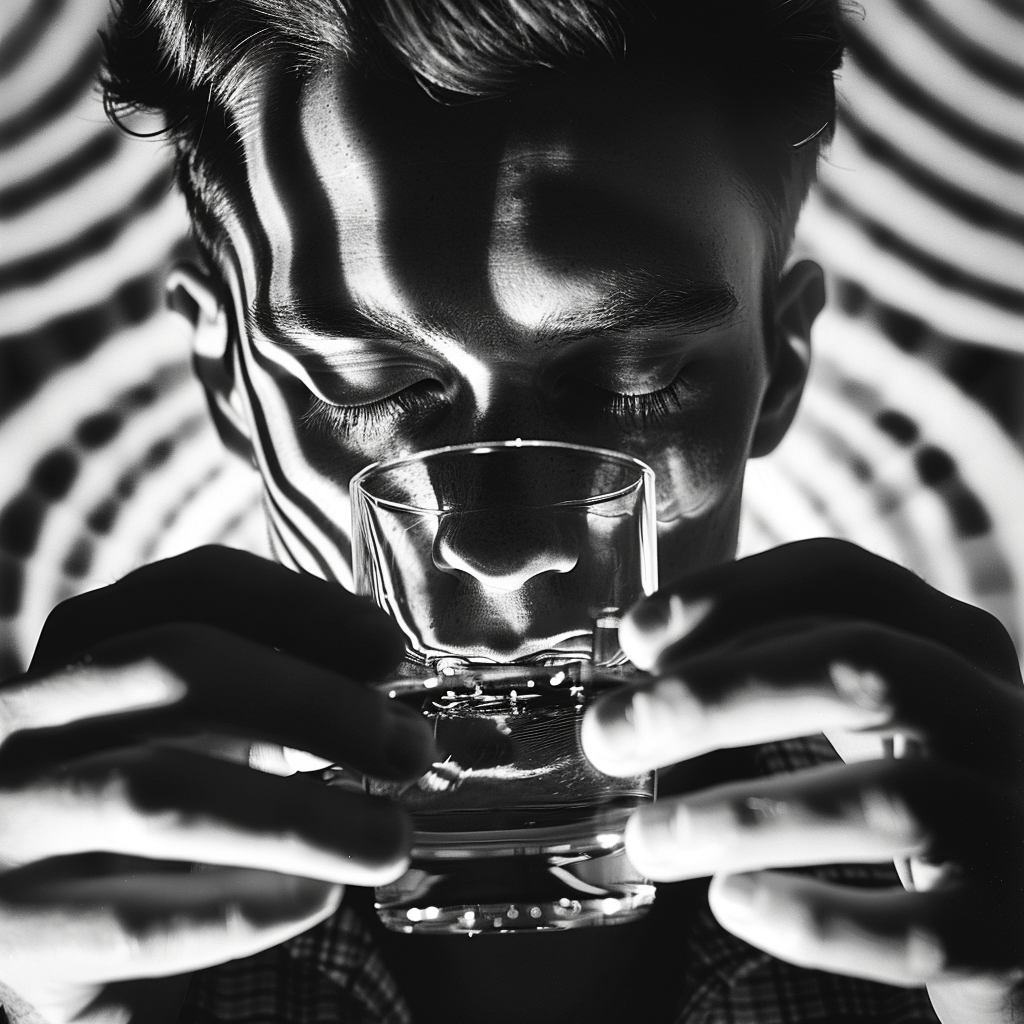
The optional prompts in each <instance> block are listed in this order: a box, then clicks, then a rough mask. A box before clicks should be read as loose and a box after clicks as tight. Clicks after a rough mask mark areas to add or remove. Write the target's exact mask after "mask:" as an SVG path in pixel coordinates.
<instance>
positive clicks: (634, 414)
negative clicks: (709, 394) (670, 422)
mask: <svg viewBox="0 0 1024 1024" xmlns="http://www.w3.org/2000/svg"><path fill="white" fill-rule="evenodd" d="M594 387H595V389H596V390H598V391H605V389H604V388H600V387H597V386H596V385H595V386H594ZM691 391H692V388H691V387H690V386H689V385H688V384H687V383H686V381H684V380H683V378H682V375H680V376H678V377H676V379H675V380H674V381H672V383H671V384H669V385H668V386H667V387H663V388H661V389H659V390H658V391H648V392H646V393H644V394H638V395H630V394H622V393H620V392H616V391H608V392H605V393H606V394H608V395H610V396H611V397H610V398H609V399H606V400H605V402H604V409H605V412H606V413H607V414H608V416H609V417H610V418H612V419H615V420H618V421H619V422H621V423H625V424H627V425H628V426H629V427H632V428H633V429H636V428H638V427H646V426H648V425H649V424H651V423H653V422H655V421H657V420H661V419H664V418H665V417H666V416H669V415H671V414H672V413H673V412H678V411H679V410H680V409H682V407H683V399H684V396H685V395H687V394H689V393H690V392H691Z"/></svg>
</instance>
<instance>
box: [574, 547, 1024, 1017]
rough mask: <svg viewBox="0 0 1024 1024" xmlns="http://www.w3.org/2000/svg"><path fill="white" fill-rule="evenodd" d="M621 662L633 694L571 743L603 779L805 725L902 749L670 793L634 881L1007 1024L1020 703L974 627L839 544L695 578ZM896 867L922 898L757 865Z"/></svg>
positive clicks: (623, 695) (787, 953) (637, 617)
mask: <svg viewBox="0 0 1024 1024" xmlns="http://www.w3.org/2000/svg"><path fill="white" fill-rule="evenodd" d="M620 639H621V642H622V645H623V649H624V650H625V652H626V654H627V655H628V656H629V657H630V659H631V660H632V661H633V663H634V664H635V665H637V666H638V667H639V668H641V669H645V670H647V671H649V672H650V673H651V674H652V676H653V678H652V679H650V680H649V681H645V682H643V683H642V684H640V685H638V686H636V687H635V688H630V689H625V690H622V691H618V692H616V693H613V694H610V695H608V696H607V697H605V698H604V699H603V700H602V701H600V702H599V703H598V704H596V705H595V706H594V707H593V708H592V709H590V711H589V712H588V715H587V717H586V719H585V720H584V723H583V745H584V749H585V750H586V752H587V755H588V756H589V757H590V759H591V760H592V761H593V762H594V764H595V765H597V767H599V768H601V769H602V770H604V771H606V772H610V773H613V774H621V775H627V774H632V773H634V772H637V771H642V770H646V769H652V768H661V767H664V766H667V765H671V764H674V763H676V762H679V761H682V760H685V759H688V758H692V757H694V756H696V755H698V754H702V753H705V752H707V751H710V750H713V749H717V748H727V747H739V746H746V745H751V744H758V743H764V742H769V741H775V740H781V739H787V738H796V737H800V736H806V735H810V734H815V733H819V732H822V731H832V732H833V733H836V732H838V734H840V735H842V734H844V733H845V734H846V735H853V736H854V737H860V738H861V739H863V738H864V737H867V736H870V737H875V738H880V737H885V736H893V735H894V734H902V735H904V736H907V737H911V738H913V739H914V740H916V741H917V743H918V744H920V749H921V754H922V756H920V757H918V758H915V759H913V760H891V759H890V760H884V759H880V758H879V759H872V760H867V761H860V762H858V763H855V764H845V765H844V764H838V765H828V766H824V767H820V768H816V769H813V770H809V771H803V772H797V773H794V774H792V775H787V776H777V777H773V778H767V779H753V780H750V781H745V782H741V783H731V784H727V785H724V786H719V787H716V788H712V789H709V790H705V791H703V792H698V793H694V794H690V795H687V796H685V797H669V798H666V799H662V800H659V801H657V802H656V803H655V804H653V805H651V806H650V807H647V808H645V809H642V810H640V811H638V812H637V813H636V814H635V815H634V817H633V818H632V819H631V821H630V823H629V826H628V828H627V832H626V850H627V853H628V855H629V857H630V859H631V860H632V861H633V862H634V863H635V864H636V865H637V866H638V867H640V868H641V869H642V870H644V871H645V872H647V873H648V874H649V875H650V876H651V877H652V878H654V879H657V880H665V881H671V880H678V879H684V878H696V877H700V876H702V875H713V876H714V877H713V879H712V882H711V889H710V896H709V898H710V903H711V908H712V910H713V911H714V913H715V915H716V917H717V918H718V920H719V921H720V923H721V924H722V925H723V927H725V928H727V929H728V930H729V931H731V932H733V933H734V934H736V935H738V936H739V937H741V938H743V939H745V940H746V941H748V942H750V943H752V944H753V945H755V946H758V947H760V948H761V949H763V950H766V951H767V952H769V953H772V954H774V955H776V956H778V957H779V958H781V959H784V960H788V961H790V962H792V963H795V964H798V965H801V966H806V967H812V968H818V969H821V970H825V971H832V972H834V973H840V974H852V975H857V976H860V977H864V978H868V979H874V980H877V981H882V982H887V983H890V984H895V985H907V986H918V985H927V986H928V987H929V991H930V993H931V996H932V1001H933V1003H934V1005H935V1007H936V1010H937V1011H938V1012H939V1013H940V1016H942V1019H943V1020H944V1021H947V1022H949V1024H952V1022H959V1021H964V1022H967V1021H969V1022H971V1024H981V1022H983V1021H1010V1020H1011V1019H1012V1020H1016V1019H1018V1018H1016V1017H1013V1016H1011V1014H1012V1010H1011V1006H1012V1005H1013V1003H1014V998H1015V990H1016V994H1017V997H1019V994H1020V988H1021V980H1022V978H1024V690H1022V689H1021V679H1020V671H1019V667H1018V662H1017V656H1016V652H1015V651H1014V649H1013V645H1012V643H1011V642H1010V639H1009V637H1008V636H1007V634H1006V632H1005V630H1004V629H1003V628H1002V627H1001V626H1000V625H999V623H998V622H997V621H996V620H995V619H994V618H992V617H991V616H990V615H988V614H987V613H985V612H982V611H980V610H978V609H977V608H974V607H971V606H969V605H965V604H961V603H960V602H957V601H954V600H952V599H951V598H949V597H947V596H945V595H944V594H941V593H939V592H938V591H936V590H933V589H932V588H931V587H929V586H927V585H926V584H925V583H924V582H922V581H921V580H920V579H918V578H917V577H915V576H913V575H912V574H911V573H909V572H906V571H905V570H903V569H900V568H898V567H897V566H895V565H892V564H891V563H889V562H886V561H885V560H883V559H881V558H877V557H875V556H873V555H869V554H868V553H866V552H864V551H862V550H860V549H859V548H855V547H853V546H852V545H849V544H845V543H842V542H839V541H828V540H821V541H808V542H804V543H801V544H793V545H789V546H787V547H783V548H778V549H775V550H773V551H769V552H767V553H765V554H762V555H759V556H757V557H754V558H749V559H745V560H742V561H739V562H735V563H732V564H729V565H723V566H720V567H716V568H713V569H710V570H706V571H704V572H702V573H700V574H698V575H695V576H693V577H690V578H688V579H687V580H685V581H684V582H683V583H681V584H680V585H679V586H677V587H673V588H672V589H671V590H669V591H662V592H661V593H660V594H658V595H655V596H654V597H652V598H650V599H648V600H647V601H645V602H642V603H641V604H640V605H639V606H637V607H636V608H634V609H633V610H632V611H631V612H630V614H629V615H628V616H627V617H626V618H625V620H624V621H623V624H622V627H621V630H620ZM893 858H896V859H910V858H913V859H916V863H917V864H918V865H919V868H918V876H917V877H918V878H919V879H920V878H923V877H924V875H925V872H924V871H923V870H921V866H923V865H924V864H925V863H931V864H942V865H944V867H942V868H941V869H936V868H932V869H931V870H930V871H929V872H928V873H927V874H928V876H929V879H930V881H929V888H928V889H927V891H917V892H906V891H903V890H902V889H900V890H893V891H882V892H879V891H878V890H874V891H864V890H856V889H851V888H843V887H839V886H835V885H830V884H826V883H824V882H821V881H816V880H812V879H810V878H807V877H805V876H802V875H794V874H792V873H787V874H780V873H777V872H772V871H770V870H767V869H770V868H787V867H795V866H801V865H814V864H827V863H850V862H858V861H859V862H872V861H884V860H889V859H893Z"/></svg>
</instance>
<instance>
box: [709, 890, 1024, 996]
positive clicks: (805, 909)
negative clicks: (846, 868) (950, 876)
mask: <svg viewBox="0 0 1024 1024" xmlns="http://www.w3.org/2000/svg"><path fill="white" fill-rule="evenodd" d="M708 898H709V901H710V904H711V909H712V911H713V912H714V915H715V917H716V918H717V919H718V921H719V923H720V924H721V925H722V926H723V927H724V928H726V929H728V930H729V931H730V932H732V933H733V934H734V935H737V936H738V937H739V938H741V939H744V940H745V941H746V942H749V943H751V945H754V946H757V947H758V948H759V949H763V950H764V951H765V952H767V953H771V954H772V955H773V956H776V957H778V958H779V959H781V960H786V961H788V962H789V963H793V964H796V965H798V966H800V967H807V968H812V969H816V970H822V971H828V972H830V973H833V974H846V975H851V976H855V977H860V978H867V979H870V980H872V981H880V982H883V983H885V984H888V985H904V986H921V985H926V984H929V983H932V982H935V981H943V980H949V979H951V978H954V977H970V976H971V975H972V974H976V973H980V972H986V973H994V972H997V971H1008V970H1011V969H1012V968H1013V967H1014V965H1015V964H1016V963H1017V962H1019V959H1020V956H1021V953H1022V951H1024V945H1022V942H1021V936H1020V934H1019V928H1017V927H1015V926H1014V924H1013V917H1014V916H1016V915H1015V914H1009V913H1007V912H1006V909H1005V900H1002V901H1001V900H1000V898H999V897H998V896H997V895H996V894H993V893H991V892H988V891H985V890H981V889H978V888H974V887H970V886H960V887H953V888H949V889H946V890H943V891H935V892H929V893H906V892H903V891H902V890H882V891H879V890H873V891H865V890H863V889H852V888H844V887H841V886H836V885H829V884H827V883H824V882H819V881H816V880H813V879H809V878H805V877H801V876H795V875H783V874H777V873H774V872H760V873H757V874H753V875H717V876H716V877H715V878H714V879H712V882H711V889H710V891H709V894H708ZM1000 902H1002V903H1003V909H1002V910H1001V909H1000Z"/></svg>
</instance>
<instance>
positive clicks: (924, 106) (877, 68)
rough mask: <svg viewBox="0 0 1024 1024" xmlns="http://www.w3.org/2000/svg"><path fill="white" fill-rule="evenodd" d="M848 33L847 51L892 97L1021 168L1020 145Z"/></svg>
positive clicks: (997, 158) (852, 32) (985, 152)
mask: <svg viewBox="0 0 1024 1024" xmlns="http://www.w3.org/2000/svg"><path fill="white" fill-rule="evenodd" d="M848 37H849V51H850V55H851V56H852V57H853V58H854V60H856V62H857V64H858V65H859V67H860V68H861V69H862V70H863V71H864V73H865V74H866V75H868V76H869V77H870V78H873V79H874V80H875V81H876V82H877V83H878V84H879V85H880V86H881V87H882V88H883V89H885V90H886V91H887V92H889V93H891V94H892V95H893V97H895V98H896V99H898V100H899V101H900V102H901V103H903V104H904V105H905V106H907V107H910V108H911V109H912V110H914V111H916V112H917V113H918V114H920V115H921V116H922V117H924V118H927V120H929V121H931V122H932V123H933V124H935V125H937V126H938V127H939V128H941V129H942V130H943V131H945V132H948V133H949V134H950V135H953V136H955V137H956V138H957V139H959V140H960V141H961V142H963V143H964V144H965V145H967V146H970V147H971V148H972V149H974V150H976V151H977V152H978V153H980V154H981V155H982V156H984V157H986V158H987V159H989V160H991V161H992V162H993V163H996V164H999V165H1000V166H1002V167H1005V168H1007V169H1008V170H1011V171H1014V172H1015V173H1018V174H1019V173H1021V172H1022V171H1024V146H1022V145H1020V144H1017V143H1014V142H1011V141H1010V140H1009V139H1007V138H1005V137H1004V136H1002V135H997V134H996V133H994V132H990V131H987V130H986V129H984V128H981V127H980V126H978V125H976V124H975V123H974V122H973V121H972V120H970V118H969V116H966V115H964V114H961V113H960V112H959V111H955V110H952V109H951V108H950V107H947V106H945V105H944V104H943V103H941V102H940V101H939V100H937V99H936V98H935V97H934V96H933V95H932V94H931V93H929V92H928V91H927V90H925V89H923V88H922V87H921V86H920V85H919V84H918V83H917V82H915V81H914V80H913V79H912V78H910V77H908V76H907V75H906V74H905V73H904V72H903V71H901V70H900V69H899V68H897V67H896V66H895V65H894V64H893V63H892V62H891V61H890V60H889V58H888V57H887V56H886V55H885V54H883V53H882V52H881V51H880V50H879V49H878V48H877V47H876V46H874V45H873V44H872V43H870V42H868V40H867V39H866V38H865V37H864V36H862V35H861V34H860V33H858V32H857V31H856V30H855V29H851V30H850V31H849V33H848Z"/></svg>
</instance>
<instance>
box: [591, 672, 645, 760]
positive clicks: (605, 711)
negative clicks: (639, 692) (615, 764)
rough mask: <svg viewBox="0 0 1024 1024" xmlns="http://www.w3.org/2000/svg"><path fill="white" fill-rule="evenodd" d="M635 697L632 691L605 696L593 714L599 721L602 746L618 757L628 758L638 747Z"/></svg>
mask: <svg viewBox="0 0 1024 1024" xmlns="http://www.w3.org/2000/svg"><path fill="white" fill-rule="evenodd" d="M633 697H634V693H633V691H632V690H629V689H622V690H617V691H616V692H615V693H609V694H607V695H605V696H603V697H602V698H601V699H600V700H599V701H598V702H597V703H596V704H595V705H594V707H593V710H592V712H591V713H592V714H593V715H594V717H595V718H596V719H597V724H598V727H599V732H600V735H601V746H602V747H605V748H607V750H608V751H609V752H611V753H614V754H615V755H616V756H618V757H627V756H628V755H630V754H632V753H633V752H634V751H635V750H636V747H637V735H636V728H635V727H634V724H633Z"/></svg>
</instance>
